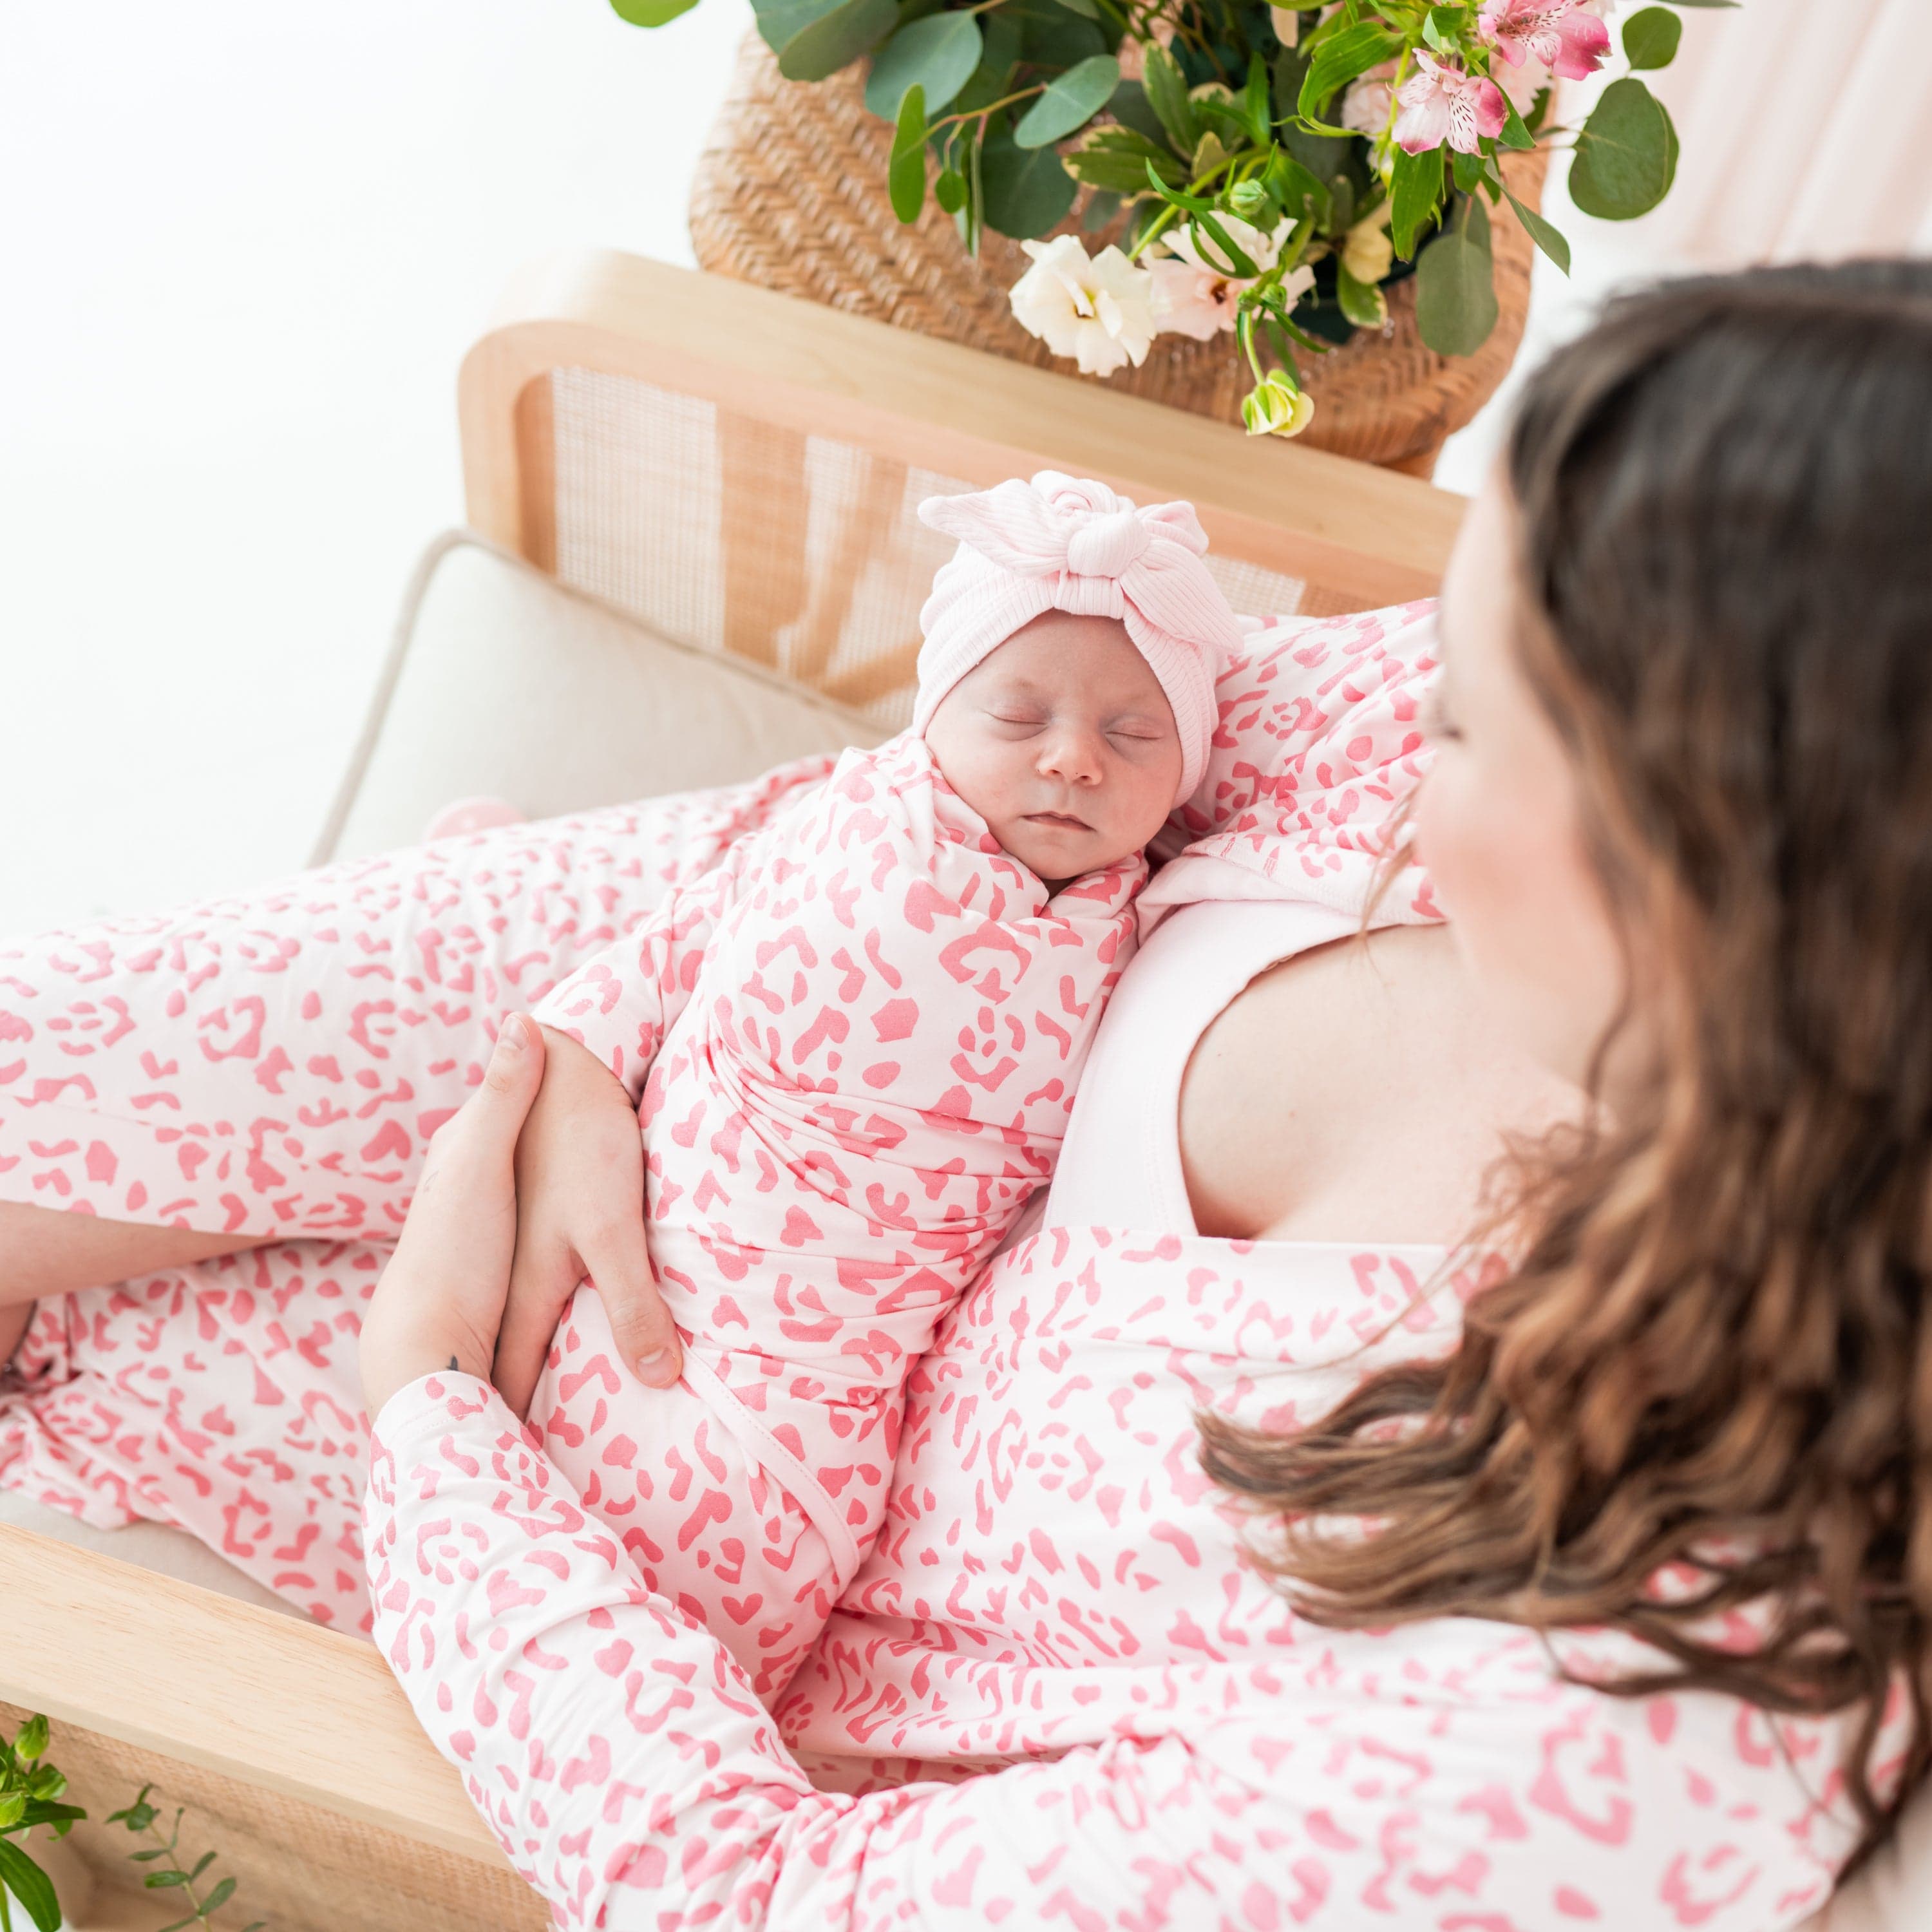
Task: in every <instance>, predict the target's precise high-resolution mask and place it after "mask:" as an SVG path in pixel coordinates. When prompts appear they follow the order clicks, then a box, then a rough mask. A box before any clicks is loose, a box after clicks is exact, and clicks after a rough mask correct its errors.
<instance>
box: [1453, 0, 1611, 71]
mask: <svg viewBox="0 0 1932 1932" xmlns="http://www.w3.org/2000/svg"><path fill="white" fill-rule="evenodd" d="M1476 26H1477V29H1478V31H1479V32H1480V33H1481V34H1482V37H1483V38H1484V40H1487V41H1488V42H1489V43H1490V46H1493V47H1494V48H1495V49H1496V52H1498V53H1499V54H1501V55H1502V57H1503V58H1504V59H1505V60H1506V61H1508V62H1509V64H1510V65H1511V67H1520V66H1522V65H1523V61H1524V58H1526V56H1527V57H1528V58H1532V59H1535V60H1540V61H1541V62H1544V64H1545V65H1547V67H1548V68H1549V69H1550V71H1551V73H1553V74H1559V75H1561V76H1562V78H1563V79H1564V80H1588V79H1589V77H1590V76H1591V75H1592V74H1595V72H1596V71H1597V70H1598V68H1600V67H1601V66H1602V65H1603V64H1604V60H1605V59H1606V58H1607V56H1608V55H1609V53H1610V28H1608V27H1607V26H1604V23H1603V22H1602V21H1601V20H1599V19H1598V17H1597V16H1596V15H1595V13H1589V12H1587V11H1586V10H1585V9H1584V7H1583V4H1582V0H1483V10H1482V13H1481V15H1480V16H1479V17H1478V20H1477V23H1476Z"/></svg>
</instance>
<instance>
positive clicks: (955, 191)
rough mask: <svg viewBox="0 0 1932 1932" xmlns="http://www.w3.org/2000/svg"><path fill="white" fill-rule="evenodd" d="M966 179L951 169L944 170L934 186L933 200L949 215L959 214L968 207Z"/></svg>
mask: <svg viewBox="0 0 1932 1932" xmlns="http://www.w3.org/2000/svg"><path fill="white" fill-rule="evenodd" d="M966 194H967V188H966V177H965V175H962V174H959V173H957V172H955V171H954V170H953V169H951V168H943V169H941V171H940V174H939V178H938V180H937V181H935V182H934V183H933V184H932V198H933V199H934V200H935V201H936V202H938V204H939V205H940V206H941V208H944V209H945V211H947V214H958V213H959V211H960V210H961V209H962V208H964V207H965V205H966Z"/></svg>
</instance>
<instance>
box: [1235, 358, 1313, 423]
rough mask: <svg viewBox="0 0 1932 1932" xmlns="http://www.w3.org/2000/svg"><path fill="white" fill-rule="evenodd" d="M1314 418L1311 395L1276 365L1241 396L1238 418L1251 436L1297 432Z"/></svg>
mask: <svg viewBox="0 0 1932 1932" xmlns="http://www.w3.org/2000/svg"><path fill="white" fill-rule="evenodd" d="M1314 420H1315V399H1314V398H1313V397H1312V396H1311V395H1309V393H1308V392H1307V390H1306V389H1297V388H1296V387H1295V384H1294V383H1292V381H1290V380H1289V377H1287V376H1286V374H1283V371H1280V370H1279V369H1276V370H1273V371H1270V373H1269V374H1267V375H1265V376H1264V377H1262V380H1260V381H1259V383H1256V385H1255V386H1254V387H1253V389H1250V391H1249V392H1248V393H1247V395H1245V396H1244V397H1243V398H1241V422H1242V424H1243V425H1244V427H1245V428H1246V429H1247V432H1248V434H1249V435H1250V436H1299V435H1300V434H1301V432H1302V431H1304V430H1305V429H1306V428H1307V427H1308V425H1310V423H1311V422H1313V421H1314Z"/></svg>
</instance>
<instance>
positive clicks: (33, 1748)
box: [13, 1713, 47, 1764]
mask: <svg viewBox="0 0 1932 1932" xmlns="http://www.w3.org/2000/svg"><path fill="white" fill-rule="evenodd" d="M46 1748H47V1721H46V1718H45V1717H44V1716H43V1715H40V1714H39V1713H36V1714H35V1715H34V1716H32V1717H31V1718H28V1720H27V1721H26V1723H25V1724H23V1725H22V1726H21V1727H20V1733H19V1735H18V1736H17V1737H16V1738H15V1739H14V1740H13V1754H14V1755H15V1756H16V1757H21V1758H24V1759H26V1761H27V1762H28V1763H29V1764H31V1763H32V1762H33V1761H34V1759H35V1758H37V1757H40V1755H41V1754H42V1753H43V1751H46Z"/></svg>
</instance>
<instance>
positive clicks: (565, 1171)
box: [493, 1027, 683, 1418]
mask: <svg viewBox="0 0 1932 1932" xmlns="http://www.w3.org/2000/svg"><path fill="white" fill-rule="evenodd" d="M542 1032H543V1038H544V1047H545V1049H546V1054H545V1058H544V1079H543V1087H542V1090H541V1091H540V1092H539V1093H538V1096H537V1100H536V1104H535V1106H533V1107H532V1108H531V1109H530V1112H529V1119H528V1120H527V1121H526V1122H525V1123H524V1126H523V1135H522V1137H521V1138H520V1139H519V1140H518V1142H517V1252H516V1259H515V1262H514V1264H513V1265H512V1267H511V1271H510V1299H509V1305H508V1307H507V1308H506V1309H505V1310H504V1314H503V1326H502V1332H501V1334H499V1336H498V1337H497V1341H496V1373H495V1375H494V1377H493V1380H494V1381H495V1382H496V1387H497V1388H498V1390H499V1391H500V1393H501V1394H502V1397H503V1400H505V1402H506V1403H508V1404H509V1406H510V1407H511V1409H513V1410H514V1411H515V1412H516V1413H517V1415H519V1416H522V1417H524V1418H527V1417H528V1415H529V1406H530V1400H531V1398H532V1397H533V1396H534V1395H535V1393H536V1386H537V1379H538V1376H540V1375H541V1373H543V1365H544V1357H545V1356H546V1355H547V1354H548V1353H549V1352H550V1340H551V1337H553V1336H554V1335H555V1334H556V1325H557V1323H558V1322H559V1320H560V1319H562V1314H563V1311H564V1309H565V1305H566V1304H568V1301H569V1300H570V1298H571V1295H574V1293H575V1292H576V1290H577V1284H578V1283H580V1282H581V1281H582V1280H584V1278H585V1277H586V1276H587V1277H589V1280H591V1282H592V1284H593V1285H594V1286H595V1288H596V1289H597V1292H598V1294H600V1295H601V1296H602V1297H603V1298H604V1312H605V1313H606V1314H607V1316H609V1318H610V1332H611V1334H612V1335H613V1337H614V1338H615V1339H616V1343H617V1347H618V1350H619V1353H620V1354H621V1355H622V1357H623V1359H624V1360H625V1362H627V1363H628V1364H629V1365H630V1367H631V1369H632V1370H633V1371H634V1373H636V1375H637V1378H638V1379H639V1380H640V1381H641V1382H643V1383H645V1384H646V1385H647V1386H649V1388H669V1387H670V1385H671V1384H672V1383H673V1382H676V1380H677V1379H678V1376H679V1373H681V1371H682V1367H683V1362H682V1352H681V1351H680V1349H679V1343H678V1334H677V1330H676V1326H675V1325H673V1322H672V1321H671V1319H670V1313H669V1311H668V1310H667V1309H666V1308H665V1307H664V1303H663V1301H661V1299H660V1298H659V1297H658V1291H657V1284H656V1282H655V1279H654V1277H652V1273H651V1264H650V1257H649V1254H648V1253H647V1252H646V1249H645V1245H644V1148H643V1136H642V1135H641V1134H640V1132H639V1131H638V1127H637V1110H636V1109H634V1107H633V1106H631V1100H630V1097H629V1095H628V1094H626V1093H625V1091H624V1089H623V1088H622V1085H620V1084H619V1082H618V1081H617V1079H616V1076H614V1075H613V1074H612V1073H610V1072H609V1070H607V1069H606V1068H605V1067H604V1065H603V1064H602V1063H601V1061H598V1059H597V1058H596V1056H595V1055H594V1054H592V1053H589V1052H586V1050H585V1049H583V1047H581V1046H579V1045H578V1044H577V1042H576V1041H575V1040H572V1039H571V1037H569V1036H568V1034H561V1033H556V1032H553V1031H552V1030H551V1029H550V1028H548V1027H545V1028H543V1029H542Z"/></svg>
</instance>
